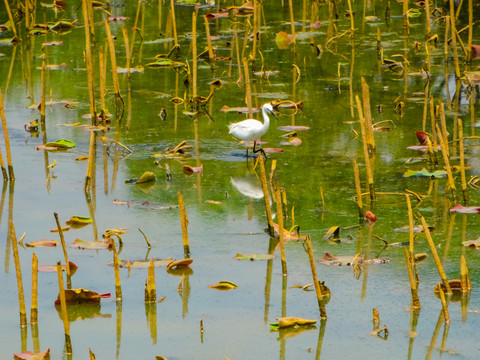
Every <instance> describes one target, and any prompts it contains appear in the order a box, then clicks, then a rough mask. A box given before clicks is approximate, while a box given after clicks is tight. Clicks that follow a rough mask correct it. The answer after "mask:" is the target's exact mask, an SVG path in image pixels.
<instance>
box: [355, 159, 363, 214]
mask: <svg viewBox="0 0 480 360" xmlns="http://www.w3.org/2000/svg"><path fill="white" fill-rule="evenodd" d="M353 175H354V178H355V190H356V192H357V205H358V216H359V218H360V222H363V221H364V216H363V201H362V186H361V184H360V173H359V171H358V165H357V161H356V160H355V159H353Z"/></svg>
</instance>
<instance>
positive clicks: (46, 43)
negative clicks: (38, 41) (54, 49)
mask: <svg viewBox="0 0 480 360" xmlns="http://www.w3.org/2000/svg"><path fill="white" fill-rule="evenodd" d="M62 44H63V41H50V42H44V43H42V46H58V45H62Z"/></svg>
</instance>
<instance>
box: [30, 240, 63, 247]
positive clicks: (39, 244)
mask: <svg viewBox="0 0 480 360" xmlns="http://www.w3.org/2000/svg"><path fill="white" fill-rule="evenodd" d="M58 244H60V241H56V240H47V239H43V240H38V241H30V242H29V243H26V244H25V246H27V247H54V246H57V245H58Z"/></svg>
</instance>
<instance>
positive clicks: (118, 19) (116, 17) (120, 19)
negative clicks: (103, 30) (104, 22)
mask: <svg viewBox="0 0 480 360" xmlns="http://www.w3.org/2000/svg"><path fill="white" fill-rule="evenodd" d="M125 20H128V17H126V16H111V17H109V18H108V21H113V22H117V21H125Z"/></svg>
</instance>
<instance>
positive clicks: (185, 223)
mask: <svg viewBox="0 0 480 360" xmlns="http://www.w3.org/2000/svg"><path fill="white" fill-rule="evenodd" d="M178 206H179V208H180V224H181V226H182V237H183V253H184V255H185V258H189V257H190V245H189V244H188V231H187V227H188V217H187V212H186V211H185V203H184V201H183V196H182V194H181V193H180V191H178Z"/></svg>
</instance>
